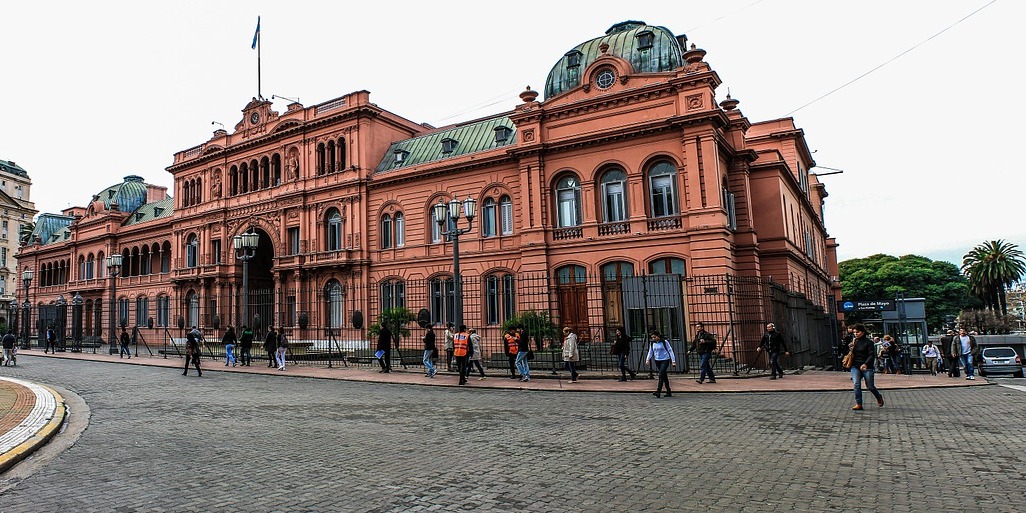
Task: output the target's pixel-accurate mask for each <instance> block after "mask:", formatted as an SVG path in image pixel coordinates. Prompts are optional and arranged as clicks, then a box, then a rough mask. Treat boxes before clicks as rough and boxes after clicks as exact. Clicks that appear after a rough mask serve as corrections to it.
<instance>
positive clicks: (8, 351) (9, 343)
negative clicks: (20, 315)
mask: <svg viewBox="0 0 1026 513" xmlns="http://www.w3.org/2000/svg"><path fill="white" fill-rule="evenodd" d="M17 341H18V338H17V337H15V336H14V330H7V334H6V335H4V338H3V349H4V358H3V360H4V366H7V365H9V364H12V363H13V364H14V365H15V366H17V365H18V360H17V358H15V356H14V351H15V349H14V344H15V342H17Z"/></svg>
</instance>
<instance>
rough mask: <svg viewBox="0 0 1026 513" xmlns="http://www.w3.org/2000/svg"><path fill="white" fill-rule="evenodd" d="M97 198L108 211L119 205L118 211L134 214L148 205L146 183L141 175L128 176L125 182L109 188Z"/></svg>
mask: <svg viewBox="0 0 1026 513" xmlns="http://www.w3.org/2000/svg"><path fill="white" fill-rule="evenodd" d="M96 196H97V199H99V200H100V201H102V202H103V205H104V206H105V207H107V208H108V209H109V208H111V204H113V203H117V204H118V210H120V211H122V212H132V211H134V210H135V209H137V208H139V207H141V206H142V205H144V204H145V203H146V183H145V182H143V177H141V176H139V175H128V176H126V177H125V181H124V182H121V183H119V184H116V185H112V186H110V187H107V188H106V189H104V190H102V191H100V193H99V194H97V195H96Z"/></svg>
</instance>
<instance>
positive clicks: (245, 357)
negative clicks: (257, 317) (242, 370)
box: [239, 325, 253, 367]
mask: <svg viewBox="0 0 1026 513" xmlns="http://www.w3.org/2000/svg"><path fill="white" fill-rule="evenodd" d="M239 358H240V359H241V360H242V366H243V367H250V366H251V364H252V363H253V330H251V329H249V326H246V325H243V326H242V336H240V337H239Z"/></svg>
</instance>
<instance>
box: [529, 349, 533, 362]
mask: <svg viewBox="0 0 1026 513" xmlns="http://www.w3.org/2000/svg"><path fill="white" fill-rule="evenodd" d="M527 359H528V360H534V351H533V350H531V349H528V350H527Z"/></svg>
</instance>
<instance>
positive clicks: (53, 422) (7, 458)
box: [0, 384, 67, 474]
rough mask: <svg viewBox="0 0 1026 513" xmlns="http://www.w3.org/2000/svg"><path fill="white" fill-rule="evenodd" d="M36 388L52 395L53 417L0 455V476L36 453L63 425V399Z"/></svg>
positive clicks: (54, 392) (44, 387)
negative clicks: (53, 402) (53, 403)
mask: <svg viewBox="0 0 1026 513" xmlns="http://www.w3.org/2000/svg"><path fill="white" fill-rule="evenodd" d="M36 386H38V387H40V388H42V389H44V390H46V391H47V393H50V394H52V395H53V398H54V401H55V403H56V405H55V407H54V411H53V416H52V417H51V418H50V420H49V421H48V422H47V423H46V425H44V426H43V427H42V428H40V429H39V430H38V431H36V432H35V434H33V435H32V436H30V437H29V438H28V439H26V440H25V441H24V442H22V443H20V444H18V445H17V446H15V447H14V448H13V449H11V450H9V451H7V452H5V453H3V454H0V474H2V473H4V472H6V471H7V470H9V469H10V468H11V467H13V466H14V465H16V464H17V463H18V462H20V461H22V460H24V459H25V458H27V457H29V456H30V455H32V453H33V452H35V451H36V449H39V448H40V447H42V446H43V445H45V444H46V443H47V442H49V441H50V439H51V438H53V437H54V435H56V434H57V433H58V432H60V429H61V427H62V426H63V425H64V420H65V419H66V418H67V408H66V407H65V405H64V398H63V397H61V395H60V394H58V393H57V392H56V391H55V390H53V389H52V388H50V387H48V386H45V385H39V384H36Z"/></svg>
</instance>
